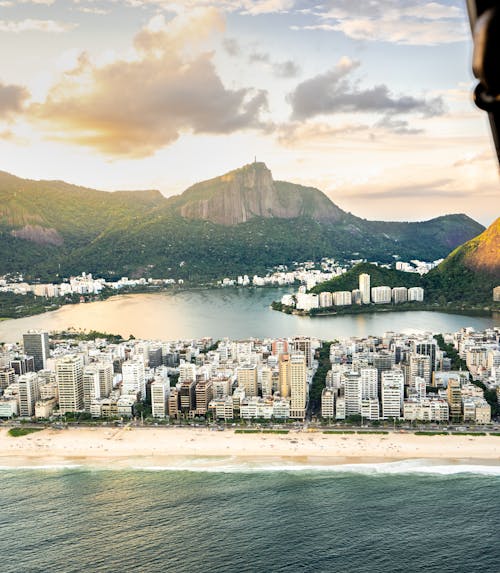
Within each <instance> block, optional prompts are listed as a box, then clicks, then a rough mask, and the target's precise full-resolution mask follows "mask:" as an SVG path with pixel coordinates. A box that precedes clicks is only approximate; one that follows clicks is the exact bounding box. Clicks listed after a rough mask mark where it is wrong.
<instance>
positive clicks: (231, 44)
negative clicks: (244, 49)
mask: <svg viewBox="0 0 500 573" xmlns="http://www.w3.org/2000/svg"><path fill="white" fill-rule="evenodd" d="M222 45H223V47H224V50H226V52H227V53H228V54H229V55H230V56H233V57H236V56H239V55H240V54H241V46H240V44H239V42H238V40H237V39H236V38H224V40H223V42H222Z"/></svg>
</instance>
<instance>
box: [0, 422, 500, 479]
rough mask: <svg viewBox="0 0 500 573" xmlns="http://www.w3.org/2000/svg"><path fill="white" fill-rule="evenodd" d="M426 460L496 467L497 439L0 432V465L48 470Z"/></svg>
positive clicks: (200, 431)
mask: <svg viewBox="0 0 500 573" xmlns="http://www.w3.org/2000/svg"><path fill="white" fill-rule="evenodd" d="M412 460H413V461H415V460H426V461H427V462H428V463H429V464H431V465H432V464H437V463H446V464H455V463H470V464H476V465H490V466H491V465H492V466H500V437H498V436H489V435H486V436H470V435H463V436H460V435H433V436H425V435H415V434H411V433H404V434H403V433H393V432H392V433H389V434H323V433H321V432H305V431H300V432H290V433H288V434H265V433H257V434H237V433H236V432H235V431H234V430H225V431H222V432H219V431H211V430H209V429H206V428H197V429H192V428H135V427H134V428H131V427H123V428H102V427H98V428H67V429H60V430H59V429H57V430H56V429H49V428H48V429H45V430H41V431H39V432H35V433H32V434H29V435H26V436H23V437H12V436H10V435H9V434H8V430H7V429H5V428H2V429H1V430H0V467H2V468H6V467H11V468H16V467H23V468H27V467H28V468H29V467H45V466H53V465H56V466H57V465H63V466H64V465H68V466H72V465H76V466H89V467H94V466H109V467H111V468H112V467H116V468H118V469H120V468H140V467H144V468H146V467H163V468H166V469H167V468H169V467H170V468H172V469H176V468H177V469H182V468H184V467H185V468H192V467H195V468H196V467H199V468H208V469H213V470H216V469H217V468H227V467H228V465H229V466H235V465H238V464H246V465H247V466H248V467H252V466H255V467H259V466H269V465H271V466H280V465H284V466H287V465H293V466H303V467H317V468H321V467H326V466H334V465H356V464H383V463H388V464H390V463H397V462H402V461H412Z"/></svg>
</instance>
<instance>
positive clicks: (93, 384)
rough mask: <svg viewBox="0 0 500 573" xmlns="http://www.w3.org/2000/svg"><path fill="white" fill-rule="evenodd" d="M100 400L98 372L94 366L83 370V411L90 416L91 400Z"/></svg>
mask: <svg viewBox="0 0 500 573" xmlns="http://www.w3.org/2000/svg"><path fill="white" fill-rule="evenodd" d="M99 398H101V386H100V384H99V371H98V370H97V368H96V367H95V365H94V364H91V365H89V366H86V367H85V368H84V369H83V409H84V410H85V412H87V413H88V414H90V411H91V404H92V400H98V399H99Z"/></svg>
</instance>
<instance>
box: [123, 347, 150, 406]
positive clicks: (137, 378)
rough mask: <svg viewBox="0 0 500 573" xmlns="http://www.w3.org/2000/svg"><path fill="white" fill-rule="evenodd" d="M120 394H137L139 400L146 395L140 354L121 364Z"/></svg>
mask: <svg viewBox="0 0 500 573" xmlns="http://www.w3.org/2000/svg"><path fill="white" fill-rule="evenodd" d="M122 377H123V383H122V394H131V395H134V396H135V395H139V399H140V400H144V399H145V397H146V376H145V370H144V362H143V359H142V356H136V357H134V359H133V360H126V361H125V362H124V363H123V364H122Z"/></svg>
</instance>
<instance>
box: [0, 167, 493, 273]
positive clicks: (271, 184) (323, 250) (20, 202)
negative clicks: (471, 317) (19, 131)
mask: <svg viewBox="0 0 500 573" xmlns="http://www.w3.org/2000/svg"><path fill="white" fill-rule="evenodd" d="M483 230H484V228H483V227H482V226H481V225H480V224H479V223H477V222H475V221H473V220H472V219H470V218H469V217H467V216H466V215H460V214H457V215H446V216H444V217H438V218H436V219H432V220H430V221H425V222H420V223H399V222H398V223H394V222H383V221H367V220H365V219H361V218H359V217H356V216H354V215H352V214H351V213H347V212H345V211H343V210H342V209H341V208H340V207H338V206H337V205H335V204H334V203H333V202H332V201H331V200H330V199H329V198H328V197H327V196H326V195H325V194H323V193H322V192H321V191H320V190H318V189H314V188H311V187H304V186H301V185H295V184H293V183H287V182H283V181H274V180H273V178H272V175H271V172H270V171H269V170H268V169H267V167H266V166H265V165H264V164H263V163H253V164H250V165H247V166H244V167H242V168H241V169H237V170H235V171H232V172H230V173H227V174H226V175H223V176H222V177H217V178H215V179H212V180H210V181H206V182H202V183H198V184H196V185H193V186H192V187H190V188H189V189H187V190H186V191H185V192H184V193H182V194H181V195H178V196H175V197H170V198H166V197H164V196H163V195H161V193H159V192H158V191H117V192H113V193H110V192H103V191H96V190H93V189H87V188H83V187H78V186H75V185H70V184H68V183H64V182H62V181H31V180H26V179H20V178H18V177H15V176H13V175H10V174H8V173H3V172H0V249H1V252H2V256H1V257H0V275H1V274H6V273H16V272H20V273H23V274H24V276H25V277H26V278H27V279H33V278H40V279H42V280H49V279H50V280H54V279H55V278H56V277H58V276H59V277H64V276H69V275H71V274H76V273H80V272H82V271H88V272H93V273H95V274H98V275H99V276H103V277H106V278H115V277H119V276H124V275H125V276H130V277H137V276H146V277H147V276H153V277H167V276H170V277H173V278H183V279H187V280H188V281H193V282H199V281H206V280H211V279H215V278H221V277H222V276H227V275H228V274H232V275H234V274H241V273H261V272H265V271H266V270H267V269H269V268H271V267H272V266H275V265H278V264H283V263H284V264H290V263H292V262H293V261H303V260H306V259H316V260H317V259H319V258H321V257H325V256H330V257H335V258H337V259H340V260H350V259H353V258H354V259H356V258H368V259H372V260H373V259H375V260H379V261H381V262H391V261H393V260H394V258H393V255H396V256H400V257H402V258H403V259H411V258H420V259H425V260H429V259H436V258H440V257H444V256H446V255H447V254H448V253H449V252H450V251H451V250H452V249H454V248H456V247H457V246H458V245H460V244H462V243H463V242H465V241H468V240H469V239H471V238H472V237H474V236H476V235H477V234H479V233H480V232H482V231H483Z"/></svg>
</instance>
